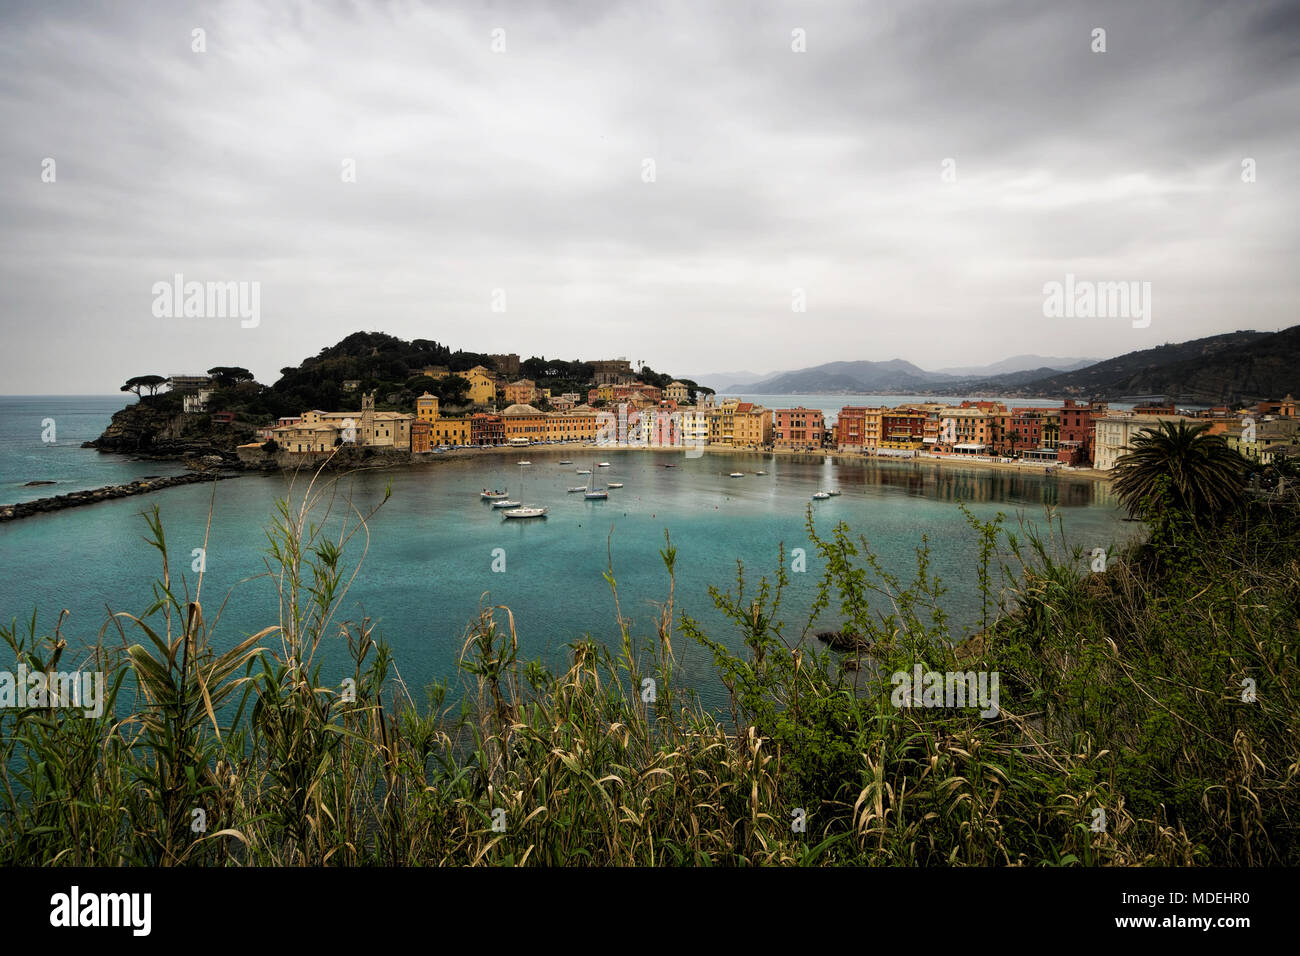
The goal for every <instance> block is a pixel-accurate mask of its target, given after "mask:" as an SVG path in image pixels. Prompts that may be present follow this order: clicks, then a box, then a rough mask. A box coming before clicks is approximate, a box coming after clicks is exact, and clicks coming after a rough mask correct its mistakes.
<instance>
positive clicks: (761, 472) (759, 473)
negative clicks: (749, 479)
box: [754, 471, 767, 475]
mask: <svg viewBox="0 0 1300 956" xmlns="http://www.w3.org/2000/svg"><path fill="white" fill-rule="evenodd" d="M754 474H756V475H766V474H767V472H765V471H756V472H754Z"/></svg>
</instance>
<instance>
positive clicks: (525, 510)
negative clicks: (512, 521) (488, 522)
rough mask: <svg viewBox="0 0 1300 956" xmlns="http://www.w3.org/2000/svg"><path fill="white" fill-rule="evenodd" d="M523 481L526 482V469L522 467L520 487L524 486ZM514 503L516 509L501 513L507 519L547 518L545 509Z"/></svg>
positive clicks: (520, 470)
mask: <svg viewBox="0 0 1300 956" xmlns="http://www.w3.org/2000/svg"><path fill="white" fill-rule="evenodd" d="M523 464H524V463H523V462H520V465H523ZM523 480H524V469H523V468H522V467H521V468H520V469H519V482H520V485H522V484H523ZM512 503H513V504H514V505H515V507H514V508H508V509H506V510H504V511H502V512H501V513H502V514H503V515H505V516H506V517H507V518H544V517H546V509H545V508H539V507H535V506H533V505H521V504H519V502H517V501H516V502H512ZM494 507H495V506H494Z"/></svg>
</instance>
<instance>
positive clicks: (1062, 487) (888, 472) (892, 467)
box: [803, 459, 1119, 508]
mask: <svg viewBox="0 0 1300 956" xmlns="http://www.w3.org/2000/svg"><path fill="white" fill-rule="evenodd" d="M814 462H817V460H816V459H806V460H805V462H803V464H805V466H806V467H808V468H809V469H810V470H816V469H817V468H818V467H820V463H819V462H818V463H814ZM834 468H835V476H836V479H837V480H838V482H839V484H840V486H841V488H842V489H848V488H860V489H865V488H867V487H870V486H876V487H880V488H888V489H892V490H903V491H906V492H907V493H908V494H910V495H915V496H917V497H923V498H930V499H933V500H936V501H969V502H977V503H996V504H1003V503H1005V504H1009V505H1012V506H1016V507H1020V506H1042V505H1049V506H1053V507H1058V506H1059V507H1084V506H1087V505H1096V506H1099V507H1102V508H1118V507H1119V498H1118V497H1117V496H1116V494H1115V492H1114V489H1113V488H1112V487H1111V484H1110V482H1108V481H1099V480H1097V479H1094V478H1082V477H1075V476H1072V475H1070V474H1069V473H1068V472H1065V473H1061V472H1053V473H1045V472H1044V470H1042V469H1038V468H1034V467H1027V468H1025V469H1024V471H1010V470H1008V469H1003V468H981V467H979V466H970V467H961V466H957V465H949V464H936V463H934V462H927V461H924V460H918V461H880V460H878V459H848V460H845V459H838V460H837V461H836V462H835V465H834Z"/></svg>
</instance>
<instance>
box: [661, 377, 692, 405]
mask: <svg viewBox="0 0 1300 956" xmlns="http://www.w3.org/2000/svg"><path fill="white" fill-rule="evenodd" d="M690 391H691V390H690V388H689V387H688V386H687V385H686V384H685V383H683V382H672V383H670V384H669V385H668V387H667V388H665V389H664V398H669V399H672V400H673V401H674V402H677V404H679V405H681V404H683V403H685V402H687V401H689V400H690Z"/></svg>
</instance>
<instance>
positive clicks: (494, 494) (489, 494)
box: [479, 488, 510, 501]
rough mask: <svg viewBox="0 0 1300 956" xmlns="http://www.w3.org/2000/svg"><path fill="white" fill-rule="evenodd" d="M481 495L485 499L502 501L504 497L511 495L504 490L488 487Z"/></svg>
mask: <svg viewBox="0 0 1300 956" xmlns="http://www.w3.org/2000/svg"><path fill="white" fill-rule="evenodd" d="M479 497H480V498H482V499H483V500H484V501H501V500H502V499H504V498H508V497H510V496H509V495H508V494H506V493H505V492H504V491H488V490H487V489H486V488H484V489H483V491H482V493H481V494H480V495H479Z"/></svg>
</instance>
